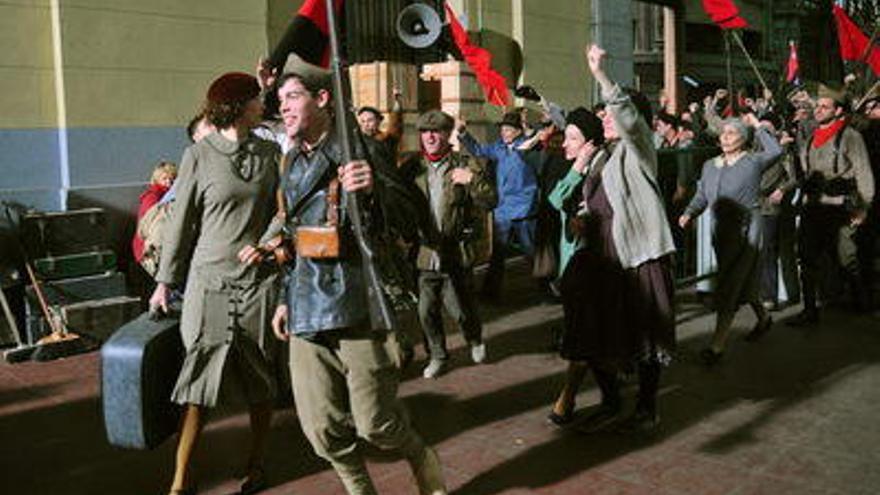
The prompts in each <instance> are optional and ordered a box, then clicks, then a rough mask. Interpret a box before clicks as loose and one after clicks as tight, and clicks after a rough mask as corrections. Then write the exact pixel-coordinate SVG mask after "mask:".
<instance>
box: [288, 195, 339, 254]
mask: <svg viewBox="0 0 880 495" xmlns="http://www.w3.org/2000/svg"><path fill="white" fill-rule="evenodd" d="M339 248H340V246H339V179H338V178H334V179H333V180H331V181H330V186H329V189H328V191H327V223H326V224H324V225H302V226H299V227H297V228H296V254H297V255H299V256H300V257H302V258H317V259H325V258H338V257H339Z"/></svg>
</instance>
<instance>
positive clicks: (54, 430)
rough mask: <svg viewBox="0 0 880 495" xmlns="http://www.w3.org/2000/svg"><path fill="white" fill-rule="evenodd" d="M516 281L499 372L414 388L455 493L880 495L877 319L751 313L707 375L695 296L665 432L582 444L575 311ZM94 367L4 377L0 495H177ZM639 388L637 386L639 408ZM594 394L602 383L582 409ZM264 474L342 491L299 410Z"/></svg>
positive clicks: (281, 419)
mask: <svg viewBox="0 0 880 495" xmlns="http://www.w3.org/2000/svg"><path fill="white" fill-rule="evenodd" d="M514 271H515V272H516V271H517V270H514ZM518 271H519V272H520V273H514V274H513V276H512V277H509V279H508V281H509V284H508V287H507V290H506V292H505V296H504V298H503V301H502V303H501V304H499V305H497V306H491V307H485V308H484V311H483V314H484V317H485V320H486V321H487V334H488V339H487V342H488V347H489V353H490V363H489V364H487V365H482V366H472V365H470V364H469V360H468V356H467V354H466V352H465V350H464V349H463V348H462V341H461V337H460V335H459V334H458V332H454V333H453V335H452V336H451V338H450V346H451V347H452V348H453V349H454V351H453V369H452V371H451V372H450V373H448V374H446V375H444V376H442V377H441V378H439V379H437V380H432V381H428V380H424V379H422V378H421V377H420V370H421V366H423V364H424V356H423V355H422V354H421V351H419V354H418V356H417V359H418V361H417V362H416V364H415V365H414V366H412V367H411V368H410V369H409V370H408V373H407V376H406V380H405V383H404V384H403V385H402V395H403V396H404V398H405V401H406V403H407V405H408V406H409V408H410V410H411V413H412V416H413V421H414V422H415V424H416V425H417V427H418V429H419V430H420V431H421V432H422V433H423V434H424V436H425V437H426V438H427V439H428V440H429V441H430V442H431V443H432V444H434V445H435V446H436V447H437V448H438V451H439V453H440V456H441V458H442V459H443V462H444V464H445V471H446V476H447V479H448V483H449V487H450V489H451V491H452V492H453V493H456V494H461V495H465V494H467V495H489V494H497V493H505V494H526V493H541V494H640V493H645V494H648V493H650V494H736V495H748V494H773V495H783V494H798V495H804V494H875V493H880V470H878V469H877V466H878V465H880V448H878V445H880V424H878V422H877V418H878V417H880V320H878V319H876V318H872V317H869V316H859V317H856V316H853V315H850V314H847V313H842V312H832V311H829V312H828V313H827V314H826V315H825V318H824V319H823V322H822V324H821V326H820V327H818V328H814V329H810V330H802V329H792V328H788V327H786V326H784V325H781V324H780V325H777V326H775V327H774V329H773V330H772V331H771V332H770V334H768V335H767V336H766V338H765V339H764V340H762V341H761V342H759V343H755V344H748V343H746V342H744V341H743V340H742V336H743V335H744V333H745V332H746V331H747V330H748V329H749V327H750V326H751V325H752V324H753V323H754V318H753V316H752V315H751V314H750V312H749V311H747V310H745V309H743V310H742V311H741V312H740V315H739V316H740V318H739V319H738V320H737V324H736V330H735V333H734V335H733V337H732V339H731V341H730V345H729V349H728V352H727V353H726V355H725V357H724V361H723V362H722V363H721V364H720V365H719V366H717V367H716V368H713V369H711V370H707V369H705V368H703V367H702V366H701V365H700V364H699V362H698V361H697V358H696V353H697V352H698V351H699V349H700V348H701V347H702V346H703V345H705V343H706V342H707V339H708V335H709V333H710V331H711V325H712V322H713V318H712V317H711V315H708V314H707V313H706V312H705V310H704V309H702V307H701V306H700V305H698V304H696V303H693V302H688V299H689V298H688V296H687V294H684V295H682V296H681V298H680V299H681V304H680V311H679V320H681V324H680V326H679V342H680V349H679V351H680V352H679V355H678V356H677V360H676V361H675V362H674V363H673V364H672V365H671V367H670V368H669V369H668V371H667V372H666V373H665V374H664V376H663V378H662V384H661V399H660V407H661V409H660V413H661V417H662V423H661V427H660V429H659V431H658V432H657V434H656V435H654V436H653V437H651V438H643V437H632V436H626V435H621V434H617V433H611V432H607V433H597V434H593V435H581V434H578V433H575V432H574V431H566V430H559V429H557V428H554V427H551V426H549V425H547V423H546V422H545V419H544V418H545V415H546V413H547V412H548V410H549V407H550V404H551V402H552V401H553V398H554V396H555V394H556V392H557V391H558V388H559V387H560V385H561V380H562V373H563V371H564V368H565V363H564V362H562V361H561V360H560V359H559V358H558V357H557V356H556V355H555V354H553V353H550V352H548V350H547V348H548V345H549V343H550V337H549V335H550V332H549V329H550V328H551V327H552V326H554V325H559V324H560V318H561V309H560V308H559V307H558V306H555V305H547V304H543V303H542V302H540V301H539V300H538V299H539V298H538V295H537V294H536V290H535V289H534V288H533V284H532V282H530V281H529V280H528V279H527V277H526V276H525V274H524V273H522V272H523V269H522V268H519V269H518ZM793 312H794V310H788V311H784V312H781V313H777V319H784V318H785V317H788V316H790V315H791V314H792V313H793ZM97 357H98V356H97V353H91V354H87V355H82V356H77V357H74V358H69V359H65V360H60V361H56V362H50V363H26V364H20V365H14V366H12V365H5V364H4V365H0V438H2V440H3V442H2V449H0V465H2V467H3V476H2V481H0V492H2V493H7V494H13V493H15V494H161V493H164V491H165V489H166V488H167V484H168V482H169V480H170V477H171V468H172V458H173V443H174V442H173V441H168V442H166V443H165V444H163V445H162V446H161V447H160V448H158V449H156V450H155V451H150V452H135V451H124V450H119V449H115V448H112V447H110V446H108V445H107V443H106V440H105V438H104V434H103V429H102V428H103V426H102V422H101V416H100V414H101V413H100V409H99V400H98V397H97V395H98V385H97V383H98V376H99V369H98V368H99V362H98V359H97ZM633 393H634V390H632V388H628V389H627V398H628V399H631V397H632V395H633ZM597 400H598V392H597V390H596V388H595V384H594V383H593V382H592V381H591V380H588V381H587V383H586V384H585V386H584V389H583V390H582V393H581V394H580V396H579V397H578V407H579V410H580V411H581V415H583V414H584V411H586V412H587V413H588V412H589V409H590V408H591V407H592V406H593V405H595V404H596V403H597ZM632 402H633V401H632V400H628V401H627V404H630V405H631V404H632ZM246 439H247V418H246V415H245V414H242V413H241V412H239V411H218V413H217V415H216V416H215V418H214V420H213V421H212V422H211V423H210V425H209V427H208V428H207V431H206V432H205V435H204V437H203V443H202V444H201V449H200V450H199V453H198V455H197V476H198V477H199V479H200V487H201V490H202V491H201V492H200V493H207V494H228V493H234V492H235V490H236V488H237V481H236V477H237V475H238V471H239V470H240V468H241V467H242V463H243V462H244V459H243V457H244V454H245V452H244V451H245V448H246ZM267 468H268V473H269V476H270V478H271V481H272V482H273V485H274V486H273V488H272V489H270V490H267V491H266V492H265V493H267V494H337V493H341V492H342V487H341V485H340V484H339V483H338V481H337V480H336V478H335V476H334V474H333V473H332V472H331V471H330V469H329V467H328V466H327V465H326V464H325V463H323V462H322V461H321V460H319V459H318V458H317V457H316V456H315V455H314V454H313V453H312V452H311V449H310V447H309V446H308V443H307V442H306V440H305V438H304V437H303V435H302V433H301V431H300V429H299V426H298V423H297V421H296V417H295V413H294V412H293V411H292V410H290V409H287V410H284V411H283V412H281V413H280V414H278V415H277V416H276V420H275V426H274V435H273V436H272V439H271V444H270V447H269V456H268V466H267ZM370 470H371V472H372V473H373V476H374V479H375V480H376V484H377V487H378V489H379V492H380V493H383V494H410V493H415V488H414V486H413V484H412V482H411V480H410V474H409V471H408V468H407V466H406V464H405V463H404V462H403V461H401V460H399V459H395V458H393V457H392V458H389V457H387V456H382V455H381V454H380V453H375V454H374V455H373V456H372V461H371V464H370Z"/></svg>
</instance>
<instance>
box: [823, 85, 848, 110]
mask: <svg viewBox="0 0 880 495" xmlns="http://www.w3.org/2000/svg"><path fill="white" fill-rule="evenodd" d="M818 97H819V98H830V99H832V100H834V102H835V103H837V104H838V105H844V104H846V103H847V102H848V100H849V99H848V98H847V95H846V91H844V90H842V89H839V88H835V87H833V86H831V85H826V84H821V83H820V84H819V91H818Z"/></svg>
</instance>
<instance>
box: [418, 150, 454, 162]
mask: <svg viewBox="0 0 880 495" xmlns="http://www.w3.org/2000/svg"><path fill="white" fill-rule="evenodd" d="M450 151H452V150H451V149H448V150H446V151H445V152H443V153H437V154H432V153H428V152H427V151H425V150H424V149H423V150H422V156H424V157H425V158H427V159H428V161H429V162H431V163H437V162H439V161H440V160H442V159H444V158H446V155H448V154H449V153H450Z"/></svg>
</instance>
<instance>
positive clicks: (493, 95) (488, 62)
mask: <svg viewBox="0 0 880 495" xmlns="http://www.w3.org/2000/svg"><path fill="white" fill-rule="evenodd" d="M445 5H446V17H447V18H448V19H449V27H450V31H452V39H453V40H454V41H455V45H456V46H457V47H458V50H459V51H460V52H461V55H462V57H464V61H465V62H467V64H468V66H470V68H471V70H472V71H474V74H475V75H476V76H477V82H478V83H479V84H480V87H481V88H483V94H485V95H486V101H488V102H489V103H491V104H493V105H497V106H499V107H505V106H507V104H508V103H509V102H510V92H509V90H508V89H507V80H506V79H505V78H504V76H502V75H501V74H499V73H498V72H496V71H495V70H494V69H493V68H492V54H491V53H489V51H488V50H486V49H485V48H480V47H478V46H475V45H472V44H471V40H470V39H469V38H468V35H467V31H465V30H464V27H462V25H461V23H460V22H458V17H456V16H455V11H453V10H452V7H450V6H449V3H448V2H447V3H446V4H445Z"/></svg>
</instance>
